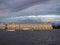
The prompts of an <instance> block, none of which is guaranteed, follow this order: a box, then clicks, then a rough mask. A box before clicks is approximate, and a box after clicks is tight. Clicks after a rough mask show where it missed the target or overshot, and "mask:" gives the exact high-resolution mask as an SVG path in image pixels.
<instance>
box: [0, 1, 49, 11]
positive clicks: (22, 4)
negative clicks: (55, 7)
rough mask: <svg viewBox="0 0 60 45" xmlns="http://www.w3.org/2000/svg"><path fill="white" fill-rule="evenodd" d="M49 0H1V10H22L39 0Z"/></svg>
mask: <svg viewBox="0 0 60 45" xmlns="http://www.w3.org/2000/svg"><path fill="white" fill-rule="evenodd" d="M44 1H49V0H0V10H3V9H9V10H11V11H20V10H23V9H25V8H28V7H29V6H32V5H34V4H36V3H37V2H44Z"/></svg>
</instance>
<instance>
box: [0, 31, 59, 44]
mask: <svg viewBox="0 0 60 45" xmlns="http://www.w3.org/2000/svg"><path fill="white" fill-rule="evenodd" d="M0 45H60V30H47V31H46V30H40V31H14V32H8V31H2V30H0Z"/></svg>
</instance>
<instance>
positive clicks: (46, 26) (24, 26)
mask: <svg viewBox="0 0 60 45" xmlns="http://www.w3.org/2000/svg"><path fill="white" fill-rule="evenodd" d="M0 29H2V30H51V29H53V27H52V24H51V23H21V24H0Z"/></svg>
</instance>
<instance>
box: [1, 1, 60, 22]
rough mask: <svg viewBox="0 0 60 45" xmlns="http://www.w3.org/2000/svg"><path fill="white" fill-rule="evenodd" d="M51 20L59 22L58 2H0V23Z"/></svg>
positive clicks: (59, 5)
mask: <svg viewBox="0 0 60 45" xmlns="http://www.w3.org/2000/svg"><path fill="white" fill-rule="evenodd" d="M42 16H44V17H42ZM52 16H53V17H52ZM27 17H31V18H27ZM38 17H39V18H38ZM41 18H42V19H41ZM51 18H52V21H55V20H56V21H60V20H59V19H60V0H0V22H12V20H13V22H14V21H15V22H16V21H17V22H19V21H21V20H22V19H24V20H28V19H29V20H36V21H38V22H41V21H45V22H46V21H51ZM44 19H45V20H44Z"/></svg>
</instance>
